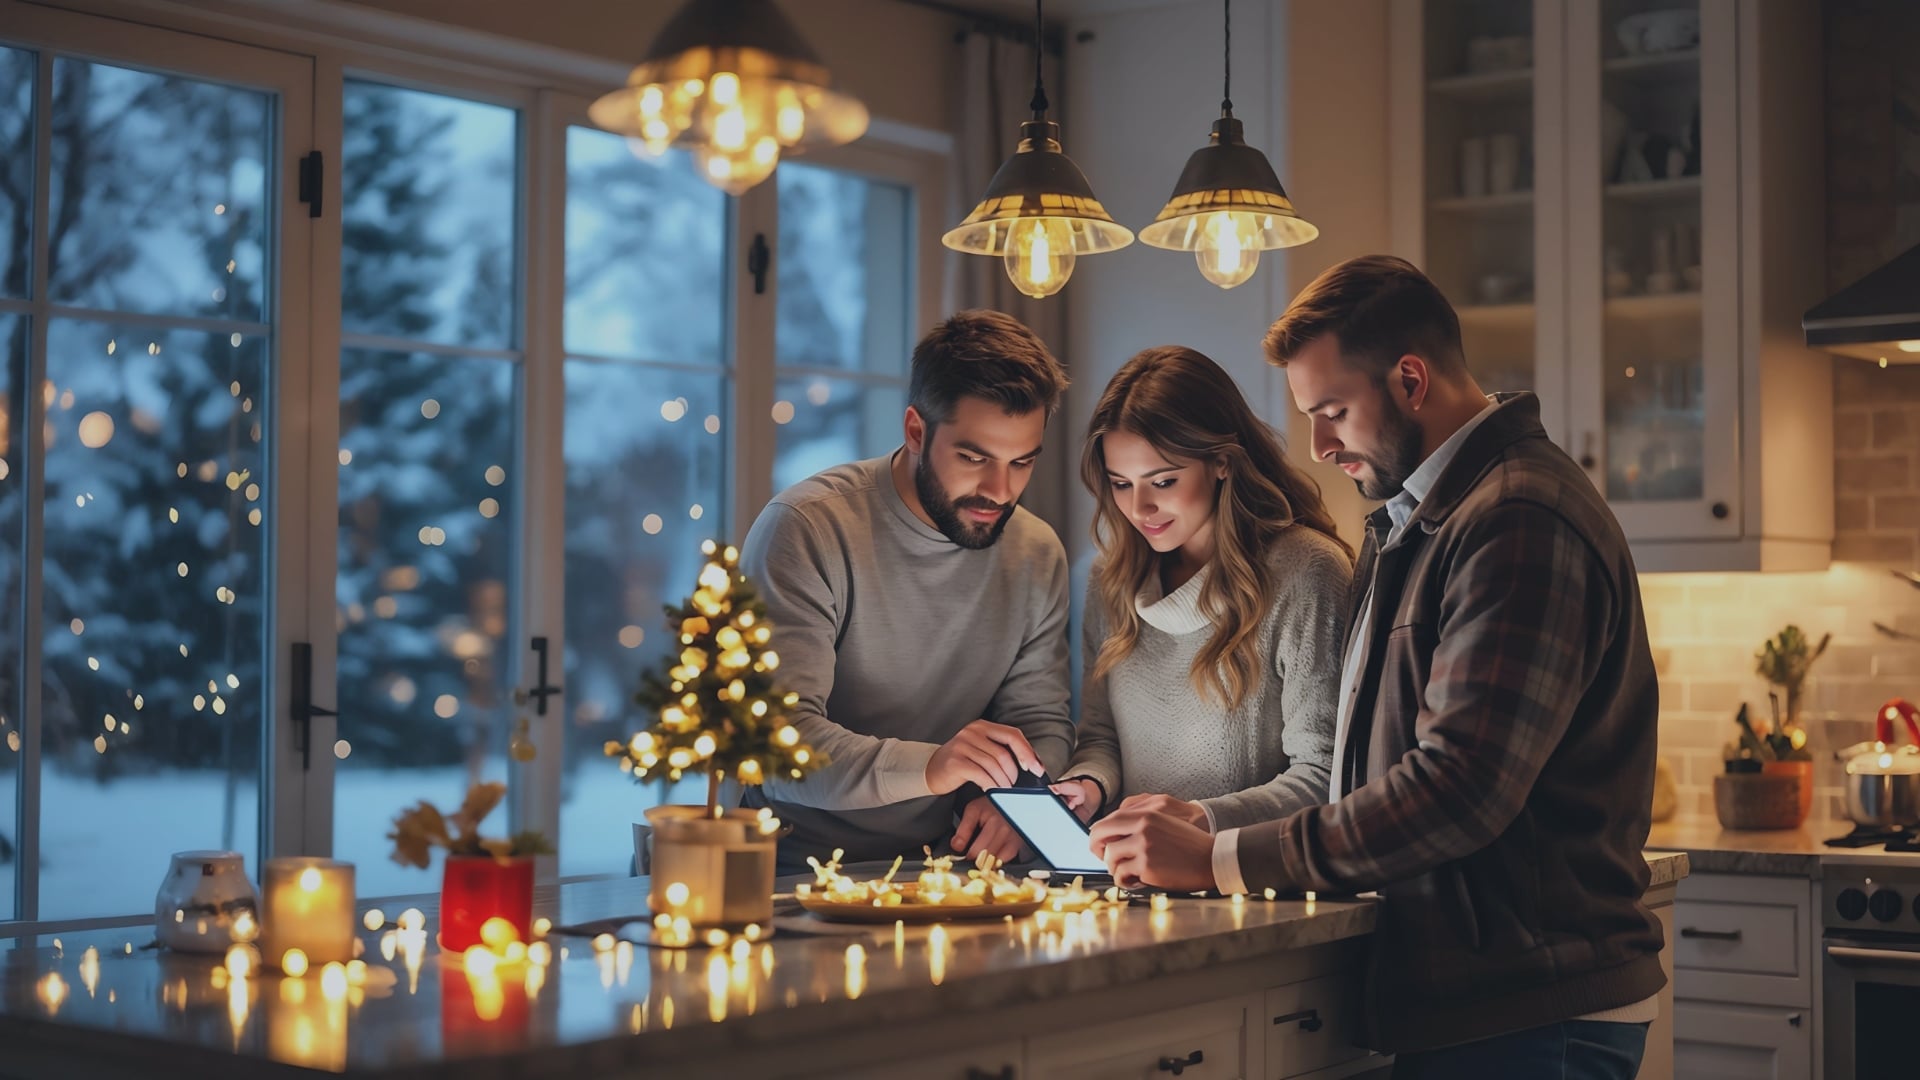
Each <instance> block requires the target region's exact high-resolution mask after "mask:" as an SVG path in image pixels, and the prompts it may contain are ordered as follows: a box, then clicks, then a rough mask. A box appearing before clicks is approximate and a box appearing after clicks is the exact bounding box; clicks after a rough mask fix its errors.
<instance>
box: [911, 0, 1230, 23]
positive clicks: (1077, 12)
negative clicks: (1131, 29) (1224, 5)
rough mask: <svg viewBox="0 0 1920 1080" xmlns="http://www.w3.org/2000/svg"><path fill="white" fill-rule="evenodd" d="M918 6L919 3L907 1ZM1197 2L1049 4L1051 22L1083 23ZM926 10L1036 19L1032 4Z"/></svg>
mask: <svg viewBox="0 0 1920 1080" xmlns="http://www.w3.org/2000/svg"><path fill="white" fill-rule="evenodd" d="M905 2H906V3H910V4H911V3H918V2H919V0H905ZM1195 2H1197V0H1046V5H1047V21H1048V22H1054V23H1058V22H1080V21H1083V20H1085V19H1089V18H1093V17H1096V16H1100V15H1112V14H1115V13H1118V12H1123V11H1133V10H1137V9H1139V8H1151V7H1173V6H1177V5H1180V4H1189V3H1195ZM923 6H930V7H944V8H952V9H955V10H960V11H970V12H974V13H976V14H980V15H990V16H992V17H994V18H997V19H1007V20H1012V21H1018V22H1026V21H1028V20H1031V19H1032V18H1033V3H1032V0H939V2H937V3H932V4H927V5H923Z"/></svg>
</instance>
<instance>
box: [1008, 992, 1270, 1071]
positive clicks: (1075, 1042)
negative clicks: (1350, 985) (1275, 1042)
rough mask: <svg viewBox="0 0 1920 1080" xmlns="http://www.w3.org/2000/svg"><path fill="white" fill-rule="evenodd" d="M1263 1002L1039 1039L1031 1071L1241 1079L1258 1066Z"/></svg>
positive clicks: (1197, 1008)
mask: <svg viewBox="0 0 1920 1080" xmlns="http://www.w3.org/2000/svg"><path fill="white" fill-rule="evenodd" d="M1260 1005H1261V999H1259V998H1258V997H1239V998H1228V999H1226V1000H1224V1001H1210V1002H1206V1003H1204V1004H1200V1005H1191V1006H1188V1007H1186V1008H1181V1009H1171V1010H1169V1011H1167V1012H1163V1013H1160V1014H1158V1015H1156V1016H1152V1017H1136V1018H1133V1019H1129V1020H1124V1021H1120V1022H1118V1023H1113V1024H1102V1025H1100V1026H1099V1027H1091V1028H1082V1029H1079V1030H1077V1031H1071V1032H1065V1033H1062V1034H1059V1035H1048V1036H1042V1037H1039V1038H1034V1039H1031V1040H1029V1041H1028V1043H1027V1069H1028V1072H1029V1073H1030V1074H1031V1075H1033V1076H1036V1077H1042V1076H1043V1077H1047V1078H1048V1080H1163V1078H1165V1077H1172V1076H1178V1077H1182V1078H1183V1080H1216V1078H1222V1080H1224V1078H1232V1080H1241V1078H1245V1077H1249V1076H1251V1075H1253V1070H1254V1067H1255V1066H1256V1065H1257V1062H1253V1061H1250V1060H1249V1056H1250V1048H1249V1040H1248V1037H1247V1029H1248V1026H1249V1025H1248V1021H1249V1020H1250V1019H1252V1020H1259V1019H1260V1014H1259V1009H1260ZM1263 1045H1264V1044H1263Z"/></svg>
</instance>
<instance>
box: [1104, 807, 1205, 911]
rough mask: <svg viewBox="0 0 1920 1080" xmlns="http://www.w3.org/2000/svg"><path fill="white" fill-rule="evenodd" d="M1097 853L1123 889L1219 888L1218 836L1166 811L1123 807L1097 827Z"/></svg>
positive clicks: (1173, 890)
mask: <svg viewBox="0 0 1920 1080" xmlns="http://www.w3.org/2000/svg"><path fill="white" fill-rule="evenodd" d="M1128 801H1129V802H1131V801H1132V800H1128ZM1093 853H1094V854H1095V855H1098V856H1099V857H1100V859H1101V860H1102V861H1103V862H1105V863H1106V864H1107V870H1108V872H1110V873H1111V874H1113V879H1114V881H1116V882H1118V883H1119V884H1120V886H1121V887H1122V888H1127V889H1132V888H1138V887H1139V886H1142V885H1148V886H1152V887H1154V888H1159V889H1166V890H1168V891H1169V892H1199V891H1201V890H1203V889H1211V888H1213V887H1214V881H1213V834H1212V833H1209V832H1207V831H1206V830H1205V829H1202V828H1200V827H1198V826H1196V825H1193V824H1191V823H1189V822H1187V821H1186V820H1184V819H1182V818H1180V817H1178V816H1176V815H1174V814H1172V813H1169V812H1167V811H1165V810H1142V809H1139V808H1128V807H1127V806H1125V805H1122V806H1121V807H1120V808H1119V809H1117V810H1115V811H1114V812H1113V813H1111V814H1108V815H1107V816H1106V817H1105V818H1102V819H1101V820H1100V823H1099V824H1097V825H1095V826H1094V827H1093Z"/></svg>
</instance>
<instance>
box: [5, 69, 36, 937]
mask: <svg viewBox="0 0 1920 1080" xmlns="http://www.w3.org/2000/svg"><path fill="white" fill-rule="evenodd" d="M35 63H36V58H35V57H34V54H33V53H30V52H27V51H26V50H24V49H9V48H5V47H0V229H5V230H6V235H7V237H8V241H7V243H5V244H4V245H0V296H13V297H24V296H27V295H28V293H27V277H28V275H29V274H30V273H32V269H33V268H32V259H31V258H30V257H29V256H30V253H31V251H32V247H31V246H30V243H29V239H30V237H31V236H32V235H33V234H32V231H31V229H32V225H33V194H32V193H33V72H34V65H35ZM4 872H5V870H4V869H0V873H4ZM11 900H12V894H11V893H9V894H7V896H6V897H5V898H3V899H0V903H9V902H11Z"/></svg>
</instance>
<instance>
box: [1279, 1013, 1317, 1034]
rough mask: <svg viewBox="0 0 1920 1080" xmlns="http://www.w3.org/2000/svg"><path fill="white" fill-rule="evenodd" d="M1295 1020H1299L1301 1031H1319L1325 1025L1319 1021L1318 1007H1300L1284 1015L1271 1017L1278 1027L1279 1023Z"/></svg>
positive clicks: (1288, 1022) (1289, 1022)
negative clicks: (1296, 1010) (1298, 1009)
mask: <svg viewBox="0 0 1920 1080" xmlns="http://www.w3.org/2000/svg"><path fill="white" fill-rule="evenodd" d="M1296 1020H1298V1021H1299V1022H1300V1030H1301V1031H1319V1030H1320V1029H1321V1028H1323V1027H1325V1026H1326V1025H1325V1024H1323V1023H1321V1022H1320V1010H1319V1009H1301V1010H1300V1011H1299V1012H1291V1013H1288V1014H1287V1015H1285V1016H1276V1017H1274V1018H1273V1023H1274V1026H1275V1027H1278V1026H1280V1025H1281V1024H1291V1023H1293V1022H1294V1021H1296Z"/></svg>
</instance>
